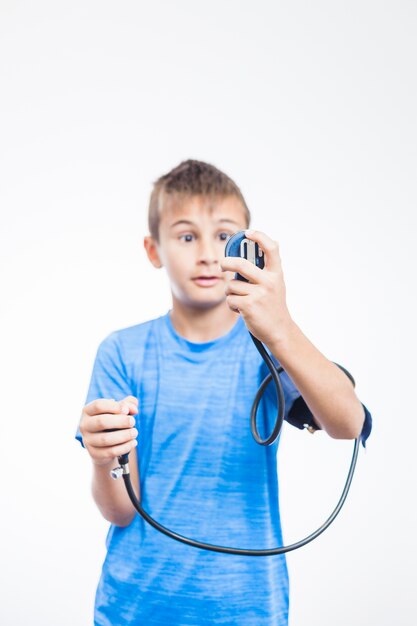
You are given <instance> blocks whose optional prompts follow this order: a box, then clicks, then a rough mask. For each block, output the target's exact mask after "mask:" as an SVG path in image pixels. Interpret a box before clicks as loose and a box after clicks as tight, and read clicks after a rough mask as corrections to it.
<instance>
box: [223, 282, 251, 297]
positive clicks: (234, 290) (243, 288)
mask: <svg viewBox="0 0 417 626" xmlns="http://www.w3.org/2000/svg"><path fill="white" fill-rule="evenodd" d="M254 288H255V289H256V287H255V285H253V284H252V283H246V282H244V281H243V280H231V281H230V282H229V283H227V285H226V288H225V293H226V295H236V296H249V295H250V294H252V293H253V291H254Z"/></svg>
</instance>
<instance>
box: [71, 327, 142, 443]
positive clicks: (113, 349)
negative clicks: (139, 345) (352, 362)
mask: <svg viewBox="0 0 417 626" xmlns="http://www.w3.org/2000/svg"><path fill="white" fill-rule="evenodd" d="M132 387H133V385H132V384H131V381H129V377H128V374H127V371H126V365H125V362H124V359H123V355H122V352H121V348H120V346H119V343H118V341H117V333H113V334H111V335H110V336H109V337H107V339H105V340H104V341H103V342H102V343H101V344H100V346H99V348H98V350H97V355H96V358H95V361H94V366H93V372H92V375H91V380H90V386H89V389H88V393H87V398H86V404H88V403H89V402H92V401H93V400H97V399H98V398H109V399H110V398H111V399H114V400H121V399H122V398H124V397H126V396H129V395H135V391H136V390H134V389H133V388H132ZM75 437H76V439H78V441H79V442H80V443H81V444H82V436H81V433H80V430H79V428H78V429H77V432H76V435H75Z"/></svg>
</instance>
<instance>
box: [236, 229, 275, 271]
mask: <svg viewBox="0 0 417 626" xmlns="http://www.w3.org/2000/svg"><path fill="white" fill-rule="evenodd" d="M245 235H246V237H247V238H248V239H251V240H252V241H256V243H258V244H259V245H260V246H261V248H262V250H263V251H264V253H265V267H266V268H267V269H269V270H271V271H276V270H279V269H280V267H281V259H280V256H279V245H278V242H277V241H275V240H274V239H271V238H270V237H268V235H265V233H262V232H261V231H260V230H251V229H249V230H245Z"/></svg>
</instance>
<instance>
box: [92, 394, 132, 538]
mask: <svg viewBox="0 0 417 626" xmlns="http://www.w3.org/2000/svg"><path fill="white" fill-rule="evenodd" d="M137 412H138V409H137V399H136V398H133V396H128V397H126V398H124V399H123V400H122V401H120V402H116V401H114V400H105V399H100V400H95V401H94V402H90V403H89V404H87V405H86V406H85V407H84V409H83V412H82V416H81V421H80V432H81V435H82V439H83V444H84V447H85V448H86V450H87V451H88V453H89V455H90V457H91V460H92V463H93V482H92V492H93V498H94V501H95V502H96V504H97V506H98V508H99V509H100V512H101V513H102V515H103V517H104V518H105V519H106V520H108V521H109V522H111V523H112V524H116V525H117V526H127V525H128V524H130V522H131V521H132V519H133V517H134V515H135V509H134V508H133V505H132V503H131V502H130V499H129V496H128V495H127V492H126V489H125V486H124V483H123V481H121V480H117V481H116V480H113V479H112V478H111V477H110V474H109V472H110V470H111V469H113V468H114V467H115V466H116V465H118V461H117V457H118V456H120V455H121V454H126V453H128V452H129V453H130V464H129V466H130V471H131V479H132V484H133V487H134V489H135V491H136V493H138V491H139V480H138V472H137V457H136V450H135V448H136V445H137V440H136V437H137V435H138V431H137V429H136V428H134V424H135V419H134V417H133V415H136V414H137ZM114 428H117V429H121V430H116V431H114V432H106V431H108V430H110V429H114Z"/></svg>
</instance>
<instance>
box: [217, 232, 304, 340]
mask: <svg viewBox="0 0 417 626" xmlns="http://www.w3.org/2000/svg"><path fill="white" fill-rule="evenodd" d="M245 235H246V237H247V239H251V240H252V241H256V242H257V243H258V244H259V245H260V247H261V248H262V250H263V251H264V255H265V266H264V269H260V268H259V267H256V266H255V265H254V264H253V263H251V262H250V261H248V260H247V259H242V258H240V257H225V258H224V259H223V260H222V261H221V263H220V267H221V268H222V270H223V271H225V272H226V271H227V272H238V273H239V274H241V275H242V276H243V277H244V278H246V279H247V280H248V281H249V282H248V283H246V282H244V281H242V280H236V279H232V280H230V281H229V282H228V283H227V285H226V296H227V297H226V302H227V304H228V305H229V307H230V308H231V309H232V311H236V312H238V313H241V315H242V316H243V319H244V320H245V323H246V326H247V327H248V330H249V331H250V332H251V333H252V334H253V335H255V337H257V338H258V339H259V340H260V341H262V342H263V343H265V344H266V345H267V346H268V345H269V346H270V345H271V344H272V345H273V344H274V343H275V342H277V341H280V340H281V339H283V338H284V337H285V334H286V333H287V331H288V330H289V327H290V325H291V323H292V320H291V316H290V314H289V311H288V308H287V302H286V294H285V283H284V276H283V272H282V266H281V258H280V255H279V248H278V243H277V242H276V241H273V240H272V239H270V237H268V236H267V235H265V233H261V232H259V231H254V230H246V231H245Z"/></svg>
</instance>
